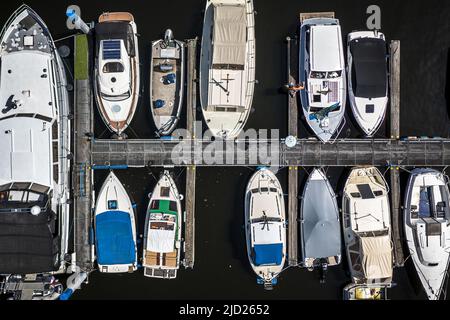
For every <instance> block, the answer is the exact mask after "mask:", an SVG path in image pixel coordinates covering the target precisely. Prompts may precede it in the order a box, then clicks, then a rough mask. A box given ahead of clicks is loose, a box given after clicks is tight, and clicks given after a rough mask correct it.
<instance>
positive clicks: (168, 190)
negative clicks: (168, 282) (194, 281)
mask: <svg viewBox="0 0 450 320" xmlns="http://www.w3.org/2000/svg"><path fill="white" fill-rule="evenodd" d="M180 199H181V196H180V194H179V193H178V189H177V186H176V184H175V181H174V180H173V178H172V177H171V176H170V173H169V172H168V171H164V173H163V174H162V175H161V179H160V180H159V181H158V183H157V184H156V187H155V189H154V190H153V193H152V195H151V198H150V202H149V204H148V208H147V216H146V219H145V235H144V251H143V257H144V263H143V267H144V276H146V277H150V278H161V279H175V278H176V277H177V271H178V269H179V268H180V255H181V228H182V224H183V220H182V215H181V212H182V211H181V210H182V209H181V201H180Z"/></svg>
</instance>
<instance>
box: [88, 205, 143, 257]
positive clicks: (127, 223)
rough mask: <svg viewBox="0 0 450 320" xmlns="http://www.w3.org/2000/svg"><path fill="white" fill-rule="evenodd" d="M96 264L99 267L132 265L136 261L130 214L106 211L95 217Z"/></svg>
mask: <svg viewBox="0 0 450 320" xmlns="http://www.w3.org/2000/svg"><path fill="white" fill-rule="evenodd" d="M95 231H96V234H95V235H96V248H97V262H98V263H99V264H100V265H115V264H132V263H134V262H135V261H136V250H135V242H134V241H135V240H134V237H133V230H132V226H131V218H130V214H129V213H127V212H122V211H107V212H104V213H101V214H99V215H97V216H96V217H95Z"/></svg>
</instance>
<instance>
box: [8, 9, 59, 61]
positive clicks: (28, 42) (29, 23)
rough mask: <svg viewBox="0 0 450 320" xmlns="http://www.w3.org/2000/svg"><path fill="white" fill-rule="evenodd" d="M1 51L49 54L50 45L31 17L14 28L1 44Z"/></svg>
mask: <svg viewBox="0 0 450 320" xmlns="http://www.w3.org/2000/svg"><path fill="white" fill-rule="evenodd" d="M2 49H3V50H6V51H7V52H18V51H23V50H34V51H41V52H45V53H49V54H50V53H51V45H50V44H49V41H48V38H47V36H46V35H45V34H44V30H43V29H42V28H41V26H40V25H39V24H38V23H36V21H35V20H34V19H33V18H32V17H31V16H27V17H26V18H24V19H22V21H21V22H20V23H18V24H16V25H15V26H14V29H13V30H12V31H11V33H10V34H9V36H8V37H7V39H6V41H5V42H4V43H2Z"/></svg>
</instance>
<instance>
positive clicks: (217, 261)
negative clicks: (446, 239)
mask: <svg viewBox="0 0 450 320" xmlns="http://www.w3.org/2000/svg"><path fill="white" fill-rule="evenodd" d="M20 3H21V2H20V1H9V2H7V3H3V4H2V10H1V13H0V17H1V21H2V22H3V21H5V20H6V19H7V17H8V16H9V14H10V13H11V12H12V11H13V10H14V9H16V8H17V7H18V6H19V4H20ZM151 3H152V2H151V1H137V0H134V1H133V0H132V1H97V0H96V1H92V0H91V1H75V2H71V1H57V2H56V3H52V4H49V3H47V2H44V1H28V4H29V5H30V6H32V7H33V8H34V9H35V10H36V11H37V12H38V14H39V15H41V17H42V18H43V19H44V20H45V21H46V23H47V25H48V26H49V28H50V30H51V31H52V33H53V36H54V38H55V39H58V38H60V37H63V36H66V35H68V34H70V32H69V31H68V30H67V29H66V26H65V20H66V19H65V15H64V12H65V9H66V7H67V5H69V4H77V5H79V6H80V7H81V9H82V18H83V19H84V20H85V21H92V20H95V19H97V17H98V15H100V14H101V13H102V12H104V11H130V12H131V13H133V15H134V16H135V19H136V22H137V25H138V32H139V33H140V35H141V37H140V55H141V63H142V70H143V73H144V74H143V94H142V98H141V104H140V106H139V108H138V111H137V113H136V116H135V118H134V122H133V123H132V130H129V132H128V134H129V136H130V137H138V138H153V137H154V132H155V128H154V126H153V124H152V121H151V115H150V113H149V110H148V108H149V103H148V88H147V87H148V75H147V73H148V69H149V57H150V43H151V41H152V40H155V39H158V38H160V37H161V36H162V33H163V32H164V30H165V29H166V28H168V27H170V28H172V30H173V31H174V33H175V37H176V38H178V39H186V38H193V37H195V36H201V29H202V10H203V8H204V4H205V1H204V0H184V1H181V0H173V1H170V2H161V4H152V5H151ZM371 4H377V5H379V6H380V7H381V10H382V31H383V32H384V33H385V35H386V38H387V40H388V41H389V40H392V39H399V40H401V52H402V55H401V59H402V66H401V77H402V83H401V134H402V135H403V136H409V135H414V136H442V137H448V136H449V134H450V121H449V116H448V114H449V109H450V108H449V102H448V101H447V98H446V97H449V88H450V85H449V84H448V83H447V77H448V74H450V73H449V71H448V70H449V69H450V66H449V64H448V60H449V56H450V54H449V47H450V37H448V34H449V31H450V21H449V19H448V17H449V16H450V1H438V0H427V1H421V2H412V1H400V0H396V1H392V0H391V1H366V0H353V1H349V0H348V1H339V2H337V1H331V0H322V1H314V0H310V1H306V0H304V1H301V0H298V1H291V0H276V1H275V0H265V1H262V0H255V8H256V10H257V11H258V14H257V16H256V38H257V48H256V54H257V71H256V77H257V79H258V80H259V85H258V86H257V87H256V90H255V98H254V104H253V106H254V108H255V112H254V113H253V114H252V115H251V117H250V119H249V121H248V124H247V128H256V129H259V128H261V129H271V128H278V129H280V130H281V132H280V135H281V136H285V135H286V132H287V129H286V128H287V125H286V124H287V109H286V97H285V96H284V95H282V94H280V93H279V91H278V89H279V87H280V86H281V85H282V84H283V83H284V81H285V78H286V75H285V69H286V64H285V55H286V54H285V45H284V42H283V40H284V39H285V37H286V36H287V35H293V34H295V32H296V29H297V20H298V14H299V13H300V12H312V11H335V13H336V17H337V18H339V19H340V22H341V25H342V31H343V34H344V37H346V35H347V34H348V33H349V32H351V31H353V30H360V29H365V25H366V19H367V15H366V8H367V6H368V5H371ZM96 112H97V111H96ZM199 118H200V115H199ZM181 123H182V124H184V123H185V119H182V121H181ZM347 123H348V128H349V129H350V132H349V136H353V137H357V136H359V135H360V133H359V131H358V130H357V129H355V126H354V125H353V124H352V121H351V119H349V120H348V121H347ZM385 132H386V129H385V128H382V129H381V131H380V134H379V135H380V136H383V135H384V134H385ZM95 133H96V136H97V137H99V138H108V136H109V133H107V132H105V128H104V127H103V126H102V123H101V121H100V120H99V117H98V114H97V122H96V130H95ZM300 135H301V136H302V137H306V136H309V135H310V133H309V132H308V130H307V129H306V127H305V125H304V124H303V123H300ZM344 135H346V134H344ZM381 170H383V171H384V170H385V169H384V168H381ZM159 173H160V170H154V169H152V170H151V171H149V170H148V169H133V170H129V171H120V172H117V174H118V176H119V178H120V179H121V181H123V182H124V184H125V185H126V187H127V190H128V191H129V193H130V194H131V195H132V197H133V199H134V201H135V202H136V203H137V205H138V207H137V209H138V210H137V211H138V223H139V230H140V232H141V233H142V232H143V223H144V214H145V207H146V205H147V200H148V198H147V194H148V193H149V192H151V190H152V189H153V186H154V185H155V183H156V180H155V178H154V177H158V176H159ZM347 173H348V169H344V168H333V169H329V170H328V172H327V174H328V176H329V178H330V181H331V183H332V185H333V186H334V187H335V189H336V190H341V189H342V188H341V186H342V182H343V181H344V179H345V176H346V174H347ZM106 174H107V172H97V173H96V175H95V181H96V188H97V189H98V188H99V187H100V185H101V183H102V182H103V179H104V178H105V177H106ZM174 174H175V176H177V177H178V178H177V184H178V185H179V187H180V189H181V191H182V192H184V171H183V170H182V169H176V170H175V171H174ZM252 174H253V170H252V169H248V168H217V169H216V168H200V169H198V173H197V199H196V208H197V210H196V221H197V224H196V260H195V269H194V270H181V271H180V272H179V276H178V278H177V280H174V281H159V280H153V279H147V278H144V276H143V275H142V271H138V272H136V273H134V274H130V275H129V274H126V275H102V274H99V273H93V274H92V275H91V277H90V283H89V285H84V286H83V289H82V290H81V291H78V292H77V293H76V294H75V295H74V298H75V299H340V298H341V293H342V289H343V287H344V286H345V285H346V284H347V283H349V281H350V279H349V276H348V274H347V272H346V261H345V260H344V261H343V263H342V264H341V266H339V267H336V268H331V269H330V271H329V273H328V278H327V283H326V284H325V285H323V284H320V283H319V281H318V274H317V273H310V272H308V271H306V270H301V269H297V268H295V269H289V270H287V271H285V272H284V273H283V274H282V275H281V276H280V279H279V285H278V286H277V287H276V288H275V290H274V291H272V292H265V291H264V290H263V289H262V288H261V287H260V286H257V285H256V281H255V276H254V274H253V273H252V271H251V269H250V267H249V264H248V261H247V257H246V253H245V235H244V230H243V227H242V226H243V224H244V221H243V215H244V213H243V194H244V190H245V186H246V183H247V181H248V179H249V178H250V176H251V175H252ZM278 176H279V178H280V180H281V182H282V183H283V185H284V186H285V190H287V188H286V187H287V185H286V182H287V179H286V176H287V173H286V170H281V171H280V173H279V175H278ZM406 177H407V174H406V173H404V174H403V175H402V182H403V184H404V183H405V179H406ZM299 179H300V183H301V184H303V183H304V181H305V179H306V172H305V171H302V174H301V175H300V178H299ZM394 281H395V282H396V283H397V284H398V286H397V287H395V288H394V289H392V290H390V296H391V298H393V299H422V298H424V295H423V293H421V292H420V290H419V289H417V279H416V276H415V274H414V271H413V270H411V266H410V265H409V263H408V264H407V268H405V269H399V270H396V271H395V275H394Z"/></svg>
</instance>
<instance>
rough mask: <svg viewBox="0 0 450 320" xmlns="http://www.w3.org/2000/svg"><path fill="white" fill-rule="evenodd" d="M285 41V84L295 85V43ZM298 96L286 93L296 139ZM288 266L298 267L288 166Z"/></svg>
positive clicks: (294, 178) (294, 172) (294, 186)
mask: <svg viewBox="0 0 450 320" xmlns="http://www.w3.org/2000/svg"><path fill="white" fill-rule="evenodd" d="M286 41H287V81H288V82H287V83H288V84H293V85H296V84H297V82H298V80H297V78H298V75H297V74H298V70H297V69H298V68H296V67H295V66H296V65H297V63H293V61H295V62H296V61H297V59H295V58H294V59H292V57H293V56H296V55H295V53H296V52H298V49H293V48H292V46H294V48H298V45H297V43H296V42H297V41H295V39H291V38H290V37H288V38H286ZM291 66H292V68H291ZM297 102H298V95H297V94H291V93H288V122H289V128H288V134H289V135H290V136H293V137H295V138H297V137H298V103H297ZM288 184H289V187H288V264H289V266H297V265H298V243H299V240H298V229H299V226H298V212H299V210H298V202H299V200H298V167H297V166H289V173H288Z"/></svg>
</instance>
